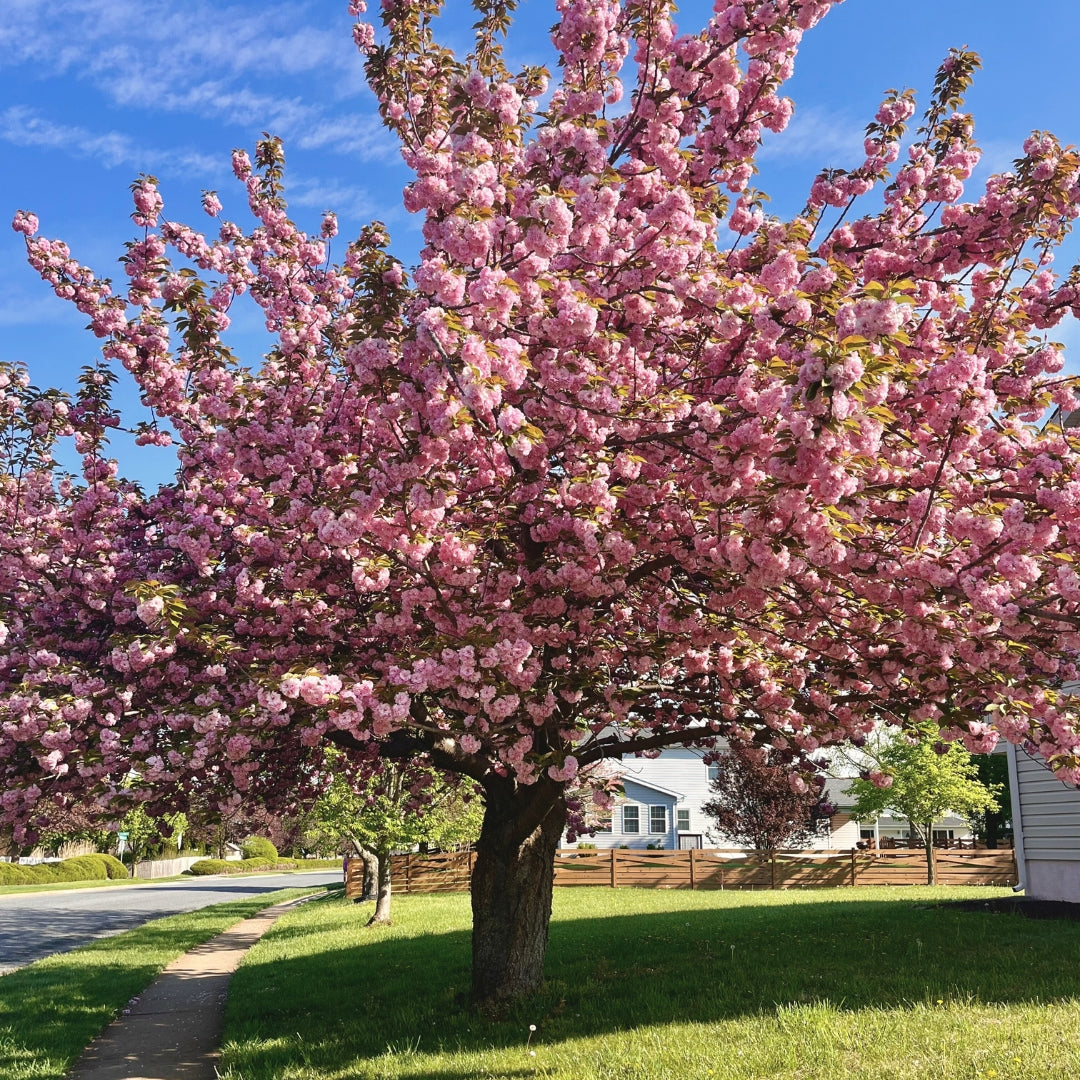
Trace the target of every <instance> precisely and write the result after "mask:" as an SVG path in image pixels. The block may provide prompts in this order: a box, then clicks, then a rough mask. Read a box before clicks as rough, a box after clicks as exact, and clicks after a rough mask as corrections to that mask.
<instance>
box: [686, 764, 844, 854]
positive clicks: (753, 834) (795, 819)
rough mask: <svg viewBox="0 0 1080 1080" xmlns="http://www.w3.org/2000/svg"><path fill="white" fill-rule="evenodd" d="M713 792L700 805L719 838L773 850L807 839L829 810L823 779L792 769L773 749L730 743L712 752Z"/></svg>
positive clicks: (758, 848) (757, 849)
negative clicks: (805, 777) (812, 781)
mask: <svg viewBox="0 0 1080 1080" xmlns="http://www.w3.org/2000/svg"><path fill="white" fill-rule="evenodd" d="M710 789H711V791H712V797H711V798H710V799H709V800H708V801H707V802H705V803H704V804H703V805H702V810H704V812H705V813H706V814H708V815H709V816H710V817H711V818H712V819H713V820H714V821H715V822H716V825H717V828H718V829H719V830H720V831H721V832H722V833H723V835H724V838H725V839H727V840H729V841H732V842H734V843H736V844H740V845H744V844H746V845H749V846H750V847H752V848H754V850H756V851H767V852H773V851H776V850H777V849H778V848H782V847H794V846H795V845H799V844H803V843H805V842H806V841H809V840H811V839H812V838H813V837H814V836H815V834H816V833H817V827H818V824H819V823H820V822H822V821H824V822H825V823H826V824H827V823H828V818H829V817H831V816H832V813H833V807H831V806H830V805H829V804H828V803H825V802H824V801H823V799H822V785H820V784H808V783H807V782H806V781H805V780H803V779H802V778H801V777H800V776H798V775H797V774H795V773H793V772H792V770H791V764H790V762H789V761H783V760H780V754H779V753H777V752H776V751H775V750H774V751H773V752H772V753H771V754H770V752H769V750H768V749H766V748H765V747H748V746H744V745H739V744H734V745H732V746H731V747H730V748H729V749H728V750H726V751H725V752H724V753H722V754H719V755H717V757H716V778H715V779H714V780H713V781H712V783H711V784H710Z"/></svg>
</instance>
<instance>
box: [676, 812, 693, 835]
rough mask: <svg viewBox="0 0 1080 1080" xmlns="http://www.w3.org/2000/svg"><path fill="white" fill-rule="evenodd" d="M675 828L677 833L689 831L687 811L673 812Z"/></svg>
mask: <svg viewBox="0 0 1080 1080" xmlns="http://www.w3.org/2000/svg"><path fill="white" fill-rule="evenodd" d="M675 828H676V829H678V830H679V832H689V831H690V811H689V810H676V811H675Z"/></svg>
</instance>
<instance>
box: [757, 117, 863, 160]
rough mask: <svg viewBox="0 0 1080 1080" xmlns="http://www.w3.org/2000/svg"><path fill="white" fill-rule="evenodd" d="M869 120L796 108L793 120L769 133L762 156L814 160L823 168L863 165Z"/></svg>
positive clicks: (766, 157) (764, 157)
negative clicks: (778, 132) (864, 120)
mask: <svg viewBox="0 0 1080 1080" xmlns="http://www.w3.org/2000/svg"><path fill="white" fill-rule="evenodd" d="M864 128H865V122H863V123H859V122H858V121H856V120H853V119H852V118H851V117H850V116H846V115H844V114H843V113H834V112H829V111H827V110H825V109H818V108H808V109H796V111H795V115H794V116H793V117H792V118H791V123H789V124H788V126H787V127H786V128H785V129H784V131H782V132H781V133H780V134H778V135H773V134H767V136H766V138H765V140H764V143H763V145H762V148H761V154H760V155H759V156H760V158H761V159H762V160H765V159H770V158H772V159H777V158H787V159H789V160H797V161H812V162H813V163H814V164H815V165H820V167H821V168H837V169H842V168H848V169H851V168H855V167H856V166H858V165H861V164H862V162H863V159H864V158H865V156H866V154H865V153H864V151H863V131H864Z"/></svg>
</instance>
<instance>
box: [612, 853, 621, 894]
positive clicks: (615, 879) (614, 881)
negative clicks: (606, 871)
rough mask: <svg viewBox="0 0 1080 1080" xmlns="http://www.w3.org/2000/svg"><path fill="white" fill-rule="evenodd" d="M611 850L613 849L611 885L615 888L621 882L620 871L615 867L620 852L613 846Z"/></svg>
mask: <svg viewBox="0 0 1080 1080" xmlns="http://www.w3.org/2000/svg"><path fill="white" fill-rule="evenodd" d="M610 850H611V887H612V888H613V889H614V888H615V887H616V886H617V885H618V884H619V874H618V871H617V870H616V869H615V863H616V860H617V859H618V857H619V853H618V852H617V851H616V850H615V849H614V848H611V849H610Z"/></svg>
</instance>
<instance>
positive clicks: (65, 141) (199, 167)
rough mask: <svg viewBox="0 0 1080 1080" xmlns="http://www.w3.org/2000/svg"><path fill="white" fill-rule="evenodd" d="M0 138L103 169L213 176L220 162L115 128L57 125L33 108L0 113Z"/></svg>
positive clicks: (22, 106)
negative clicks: (129, 168) (148, 144)
mask: <svg viewBox="0 0 1080 1080" xmlns="http://www.w3.org/2000/svg"><path fill="white" fill-rule="evenodd" d="M0 140H3V141H4V142H7V143H11V144H13V145H15V146H35V147H39V148H42V149H46V150H60V151H63V152H64V153H66V154H70V155H72V156H74V157H80V158H94V159H96V160H97V161H99V162H101V164H102V165H104V166H105V167H106V168H110V169H112V168H116V167H118V166H120V165H128V166H133V167H134V168H136V169H140V170H142V171H144V172H151V171H161V172H169V173H173V174H175V173H194V174H198V175H216V174H218V173H220V172H221V163H220V162H217V161H215V160H214V159H213V158H211V157H210V156H209V155H207V154H202V153H199V152H198V151H196V150H187V149H182V148H180V149H168V150H165V149H153V148H150V147H145V146H142V145H140V144H139V143H137V142H136V141H135V140H134V139H132V138H131V136H129V135H126V134H124V133H123V132H118V131H105V132H93V131H89V130H87V129H86V128H83V127H80V126H78V125H75V124H58V123H56V122H55V121H53V120H50V119H49V118H48V117H45V116H43V115H41V113H39V112H38V111H37V110H35V109H31V108H28V107H27V106H25V105H13V106H12V107H11V108H9V109H5V110H4V111H3V112H2V113H0Z"/></svg>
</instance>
